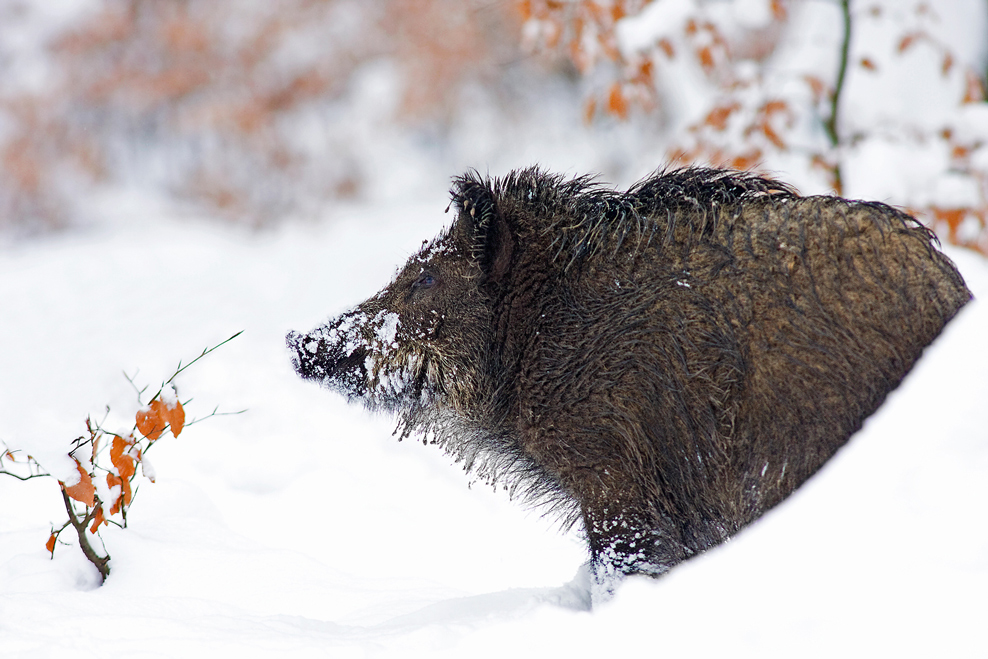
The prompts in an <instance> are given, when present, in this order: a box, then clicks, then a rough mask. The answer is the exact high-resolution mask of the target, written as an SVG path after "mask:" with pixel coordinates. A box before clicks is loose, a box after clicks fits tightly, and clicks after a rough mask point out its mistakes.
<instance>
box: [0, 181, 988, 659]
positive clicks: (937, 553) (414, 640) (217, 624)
mask: <svg viewBox="0 0 988 659" xmlns="http://www.w3.org/2000/svg"><path fill="white" fill-rule="evenodd" d="M440 193H441V191H437V193H436V194H435V195H434V196H431V197H430V196H423V197H422V199H421V200H419V201H417V202H414V203H405V204H402V205H398V204H397V203H394V204H390V205H388V204H386V205H376V206H354V207H351V208H344V209H338V210H337V211H336V217H334V218H329V219H330V220H331V221H328V222H326V223H322V224H318V225H314V224H296V225H293V226H286V227H284V228H282V229H280V230H278V231H277V232H273V233H263V234H259V235H245V234H240V233H236V232H232V231H231V230H228V229H223V228H220V227H216V226H213V225H209V224H204V223H200V222H196V221H191V220H189V219H175V218H173V217H159V216H158V215H159V213H157V212H156V211H154V210H153V207H151V208H152V210H149V209H148V208H149V207H148V206H147V203H146V202H147V200H146V199H134V200H130V201H128V200H125V199H120V198H112V199H110V200H108V202H107V204H106V206H105V208H106V209H107V210H106V211H105V212H106V213H115V214H117V215H118V216H119V220H120V221H119V222H112V221H110V222H107V223H106V224H104V225H102V226H99V227H94V228H92V229H91V230H89V231H80V232H76V233H74V234H69V235H63V236H60V237H50V238H46V239H43V240H39V241H37V242H35V243H33V244H21V245H19V246H16V247H7V248H4V249H3V250H2V251H0V309H2V310H3V311H2V314H3V322H2V323H0V345H2V346H3V348H2V350H0V360H2V361H0V439H3V440H5V441H6V442H7V443H8V444H9V445H10V446H11V447H12V448H24V449H27V450H29V451H30V452H32V453H34V454H35V455H39V456H52V457H51V458H50V459H51V460H54V459H55V458H54V457H53V456H55V455H57V454H58V453H59V452H61V451H63V450H65V449H67V447H68V443H69V441H70V440H71V439H72V438H74V437H76V436H78V435H80V434H82V431H83V421H84V418H85V415H86V414H87V413H91V414H94V415H101V414H102V413H103V410H104V408H105V406H106V405H107V404H109V405H110V406H111V412H110V417H109V419H108V421H107V425H108V426H109V427H110V428H111V429H112V428H124V427H127V426H129V424H130V422H129V419H130V418H132V416H131V415H132V414H133V413H134V412H135V411H136V409H137V401H136V397H135V396H134V395H133V392H132V390H131V389H130V385H129V384H128V383H127V381H126V379H125V378H124V376H123V371H126V372H127V373H128V374H130V375H133V374H134V373H135V371H138V369H139V371H138V374H137V380H138V381H139V382H141V383H147V384H151V385H152V386H154V387H156V386H157V385H158V384H160V382H161V381H162V380H163V379H165V378H167V377H168V375H170V374H171V372H172V370H173V369H174V367H175V365H176V363H177V362H178V360H179V359H184V360H188V359H190V358H192V357H194V356H196V355H197V354H198V353H199V352H200V351H201V350H202V349H203V348H205V347H207V346H209V345H213V344H215V343H218V342H219V341H221V340H223V339H224V338H226V337H228V336H229V335H231V334H233V333H234V332H236V331H238V330H241V329H243V330H245V332H244V334H243V335H241V336H240V337H238V338H237V339H236V340H234V341H233V342H231V343H230V344H228V345H226V346H223V347H222V348H220V349H219V350H218V351H217V352H216V353H214V354H212V355H209V356H208V357H206V358H205V359H204V360H203V361H202V362H201V363H199V364H196V365H195V366H193V367H192V368H191V369H190V370H189V371H187V372H186V373H184V374H183V375H182V376H180V379H179V380H178V388H179V394H180V396H181V397H182V399H183V400H185V399H186V398H188V397H192V398H193V401H192V402H191V403H190V404H189V405H187V412H188V414H189V415H190V418H191V417H192V416H200V417H201V416H203V415H206V414H208V413H209V412H211V411H212V410H213V408H214V407H215V406H217V405H218V406H219V407H220V411H221V412H222V411H230V412H232V411H237V410H240V409H244V408H246V409H247V411H246V412H245V413H244V414H240V415H236V416H221V417H216V418H212V419H208V420H206V421H204V422H202V423H201V424H198V425H194V426H192V427H189V428H188V429H187V430H186V431H185V432H184V433H183V434H182V435H181V437H180V438H179V439H177V440H176V439H174V438H172V437H170V436H165V437H164V438H162V439H161V440H160V441H159V442H158V444H156V446H155V447H154V452H153V454H151V455H150V459H151V460H152V461H153V463H154V466H155V469H156V471H157V482H156V483H153V484H152V483H150V482H148V481H143V482H142V484H141V486H140V489H139V492H138V494H137V496H136V499H135V502H134V504H133V507H132V509H131V515H130V518H129V522H130V525H129V528H128V529H126V530H122V531H121V530H114V529H110V530H107V531H104V537H105V540H106V546H107V548H108V550H109V552H110V554H111V556H112V557H113V562H112V569H113V572H112V574H111V575H110V578H109V579H108V581H107V582H106V584H105V585H104V586H102V587H100V588H96V583H97V577H96V573H95V570H94V569H93V568H92V567H91V566H90V565H89V564H88V563H86V561H85V559H84V558H83V557H82V555H81V553H80V552H79V551H78V548H77V547H75V546H72V547H60V548H58V549H57V550H56V553H55V557H54V560H49V557H48V555H47V552H46V551H45V549H44V543H45V540H46V539H47V537H48V531H49V523H52V522H55V523H60V522H61V521H62V519H63V517H62V515H63V514H64V513H63V512H62V511H61V510H60V509H61V501H60V498H59V495H58V488H57V485H56V484H55V483H54V482H50V481H48V480H47V479H41V480H34V481H31V482H27V483H21V482H18V481H15V480H14V479H11V478H9V477H3V476H0V501H2V502H3V511H4V512H3V514H2V515H0V655H3V656H4V657H7V656H10V657H18V656H29V657H39V656H56V655H58V656H64V655H66V654H71V655H72V656H75V657H87V656H100V657H102V656H106V657H109V656H128V657H140V656H185V655H187V654H189V653H201V652H205V651H216V652H218V653H222V656H240V657H255V656H257V657H264V656H284V655H288V654H291V655H292V656H297V657H305V656H334V657H336V656H403V657H404V656H505V655H508V654H509V653H516V652H518V651H519V649H520V648H526V650H525V652H526V655H528V654H530V653H532V652H535V651H541V652H543V653H547V654H548V653H551V654H552V655H553V656H591V655H606V656H622V655H625V654H631V653H635V654H639V653H641V652H642V651H643V650H644V649H648V650H647V651H649V652H650V653H653V654H656V655H663V656H686V655H689V656H714V655H721V654H725V653H729V654H730V656H741V657H744V656H762V657H764V656H779V657H791V656H801V657H815V656H819V657H833V656H837V655H841V656H877V655H881V656H945V657H946V656H949V657H965V656H970V657H975V656H985V651H986V648H988V631H986V626H985V624H984V620H985V619H988V601H986V596H985V593H986V592H988V526H986V524H985V507H986V503H988V479H986V478H985V475H986V474H988V441H986V440H988V430H986V426H985V423H984V410H985V401H986V400H988V342H986V341H985V336H986V330H988V307H986V306H984V303H983V302H981V301H975V302H973V303H972V304H970V305H968V306H967V307H966V308H965V309H964V310H963V311H962V313H961V314H960V316H959V317H958V318H957V319H956V320H955V321H954V322H953V323H951V325H950V326H949V327H948V328H947V331H946V332H945V333H944V335H943V336H942V337H941V339H940V340H938V341H937V342H936V343H935V344H934V345H933V346H932V347H931V348H930V349H929V350H928V351H927V354H926V355H925V356H924V358H923V360H922V361H921V362H920V363H919V365H918V366H917V368H916V369H915V370H914V371H913V373H912V374H911V375H910V376H909V378H908V379H907V381H906V382H905V384H904V385H903V386H902V387H901V388H900V389H899V390H897V391H896V392H895V393H894V394H893V395H892V396H891V397H890V398H889V400H888V402H887V403H886V405H885V406H884V407H883V408H882V409H881V410H880V411H879V413H878V414H876V415H875V416H874V417H872V418H871V419H870V420H869V421H868V423H867V424H866V426H865V428H864V429H863V430H862V432H860V433H859V434H858V435H857V436H856V437H855V438H853V439H852V441H851V442H850V444H849V445H848V446H847V447H846V448H845V449H844V450H842V451H841V452H840V453H839V454H838V456H837V457H836V458H835V459H834V460H832V461H831V463H830V464H828V466H827V467H826V468H825V469H824V470H823V471H822V472H821V473H820V474H819V475H818V476H817V477H815V478H813V479H812V480H811V481H810V482H809V483H808V484H807V485H806V486H804V487H803V488H802V489H801V490H800V491H798V492H797V493H796V495H794V496H793V497H792V498H791V499H789V500H788V501H787V502H785V503H784V504H783V505H782V506H780V507H779V508H778V509H776V510H775V511H773V512H772V513H770V514H769V515H767V516H766V517H765V518H764V519H763V520H761V521H760V522H758V523H757V524H755V525H754V526H753V527H752V528H750V529H749V530H748V531H746V532H745V533H743V534H742V535H741V536H740V537H738V538H737V539H735V540H733V541H731V542H730V543H728V544H726V545H724V546H722V547H719V548H717V549H716V550H714V551H711V552H709V553H708V554H706V555H704V556H702V557H700V558H698V559H696V560H693V561H691V562H689V563H687V564H685V565H683V566H680V567H679V568H677V569H676V570H674V571H673V572H672V573H671V574H670V575H668V576H666V577H664V578H663V579H661V580H658V581H650V580H644V579H632V580H629V581H628V582H626V583H625V584H624V586H623V587H622V588H621V589H620V590H619V592H618V594H617V596H616V597H615V599H614V600H613V601H612V602H610V603H608V604H607V605H605V606H602V607H599V608H598V609H597V610H595V611H593V612H592V613H591V612H587V611H586V608H585V599H584V598H585V593H584V591H582V590H581V587H580V580H579V574H578V573H579V571H580V566H581V564H582V563H583V561H584V560H585V554H584V549H583V545H582V543H581V541H580V539H579V537H578V535H577V534H576V533H575V532H571V533H569V534H561V533H559V532H558V530H557V529H556V527H555V526H554V524H553V521H552V520H551V519H544V518H542V517H540V516H539V514H538V512H537V511H529V512H526V511H525V510H524V509H522V508H521V507H519V506H518V505H517V504H516V503H514V502H511V501H509V500H508V497H507V495H506V494H505V493H504V492H500V491H499V492H492V491H491V489H490V488H489V487H487V486H486V485H483V484H480V483H474V484H472V486H471V485H470V478H469V477H468V476H465V475H464V474H463V473H462V471H461V470H460V468H459V467H458V466H451V465H450V460H449V459H448V458H446V457H444V456H443V455H441V454H440V453H439V452H438V450H437V449H436V448H435V447H431V446H423V445H421V443H418V442H415V441H410V440H406V441H404V442H400V443H399V442H397V441H396V440H395V438H394V437H392V436H391V431H392V429H393V422H392V420H390V419H387V418H383V417H372V416H369V415H368V414H367V413H365V412H364V411H362V410H360V409H358V408H357V407H356V406H352V407H351V406H347V405H346V404H345V402H344V401H343V400H342V399H341V398H340V397H339V396H337V395H335V394H332V393H331V392H328V391H325V390H322V389H320V388H319V387H317V386H314V385H312V384H311V383H307V382H303V381H302V380H300V379H299V378H297V377H296V376H295V375H294V373H293V372H292V370H291V366H290V362H289V356H288V354H287V351H286V349H285V347H284V335H285V333H286V331H287V330H288V329H289V328H305V327H311V326H313V325H315V324H316V323H318V322H320V321H322V320H323V319H325V318H326V317H329V316H330V315H333V314H335V313H338V312H339V311H341V310H342V309H344V308H347V307H349V306H352V305H353V304H354V303H356V302H358V301H360V300H362V299H364V298H365V297H367V296H368V295H369V294H371V293H373V292H375V291H376V290H377V289H378V288H380V287H381V286H382V285H383V284H384V283H386V281H387V280H388V278H389V277H390V276H391V274H392V273H393V269H394V268H395V267H396V266H398V265H399V264H401V263H403V262H404V260H405V258H407V256H408V255H410V254H411V253H413V252H414V251H415V250H416V249H417V248H418V246H419V244H420V243H421V240H422V239H425V238H431V237H433V236H434V235H435V234H436V233H437V232H438V231H439V229H440V228H441V226H442V225H443V223H444V222H446V221H448V220H449V219H450V218H449V216H446V215H444V214H443V209H444V208H445V207H446V203H447V202H446V199H445V198H444V196H443V195H442V194H440ZM947 252H948V254H949V255H950V256H951V257H952V258H954V259H955V260H956V262H957V263H958V265H959V267H960V268H961V270H962V272H963V273H964V275H965V276H966V278H967V280H968V283H969V285H970V287H971V288H972V290H973V291H974V292H975V295H977V296H979V297H981V298H985V297H986V296H988V263H986V260H985V259H983V258H982V257H979V256H977V255H975V254H973V253H971V252H967V251H962V250H956V249H947ZM49 468H50V469H53V470H54V469H57V467H54V466H50V467H49ZM574 578H575V580H574Z"/></svg>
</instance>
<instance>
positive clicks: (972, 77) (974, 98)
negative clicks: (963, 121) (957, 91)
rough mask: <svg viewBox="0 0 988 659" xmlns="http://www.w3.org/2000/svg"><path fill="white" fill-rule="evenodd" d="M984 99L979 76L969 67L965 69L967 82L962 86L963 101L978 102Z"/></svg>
mask: <svg viewBox="0 0 988 659" xmlns="http://www.w3.org/2000/svg"><path fill="white" fill-rule="evenodd" d="M984 99H985V90H984V87H983V86H982V84H981V78H979V77H978V74H976V73H975V72H974V71H972V70H971V69H968V70H967V84H966V86H965V88H964V103H979V102H981V101H983V100H984Z"/></svg>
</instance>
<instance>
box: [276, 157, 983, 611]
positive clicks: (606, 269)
mask: <svg viewBox="0 0 988 659" xmlns="http://www.w3.org/2000/svg"><path fill="white" fill-rule="evenodd" d="M451 194H452V202H451V206H452V207H454V208H455V210H456V219H455V220H454V222H453V223H452V225H451V226H450V227H449V228H448V229H447V230H446V231H445V232H444V233H442V234H441V235H439V237H437V238H436V239H435V240H433V241H432V242H431V243H427V244H425V245H424V246H423V248H422V249H421V251H420V252H419V253H418V254H416V255H415V256H413V257H412V258H411V259H410V260H409V261H408V263H407V264H406V265H405V267H404V268H403V269H401V270H400V271H399V272H398V273H397V275H396V276H395V278H394V281H392V282H391V284H389V285H388V286H387V287H386V288H384V290H382V291H381V292H380V293H378V294H377V295H375V296H374V297H372V298H371V299H369V300H367V301H366V302H363V303H362V304H360V305H358V306H357V307H355V308H354V309H352V310H351V311H348V312H346V313H344V314H342V315H340V316H339V317H337V318H335V319H332V320H330V321H329V322H327V323H326V324H325V325H322V326H321V327H319V328H317V329H315V330H314V331H312V332H310V333H308V334H304V335H303V334H297V333H294V332H292V333H290V334H289V335H288V337H287V342H288V345H289V347H290V349H291V351H292V353H293V361H294V366H295V369H296V370H297V371H298V373H299V375H301V376H302V377H304V378H308V379H312V380H316V381H319V382H321V383H322V384H324V385H326V386H327V387H329V388H331V389H334V390H336V391H339V392H341V393H343V394H344V395H345V396H347V397H348V398H350V399H351V400H360V401H361V402H363V403H364V404H365V405H366V406H368V407H369V408H372V409H375V410H384V411H387V412H391V413H396V414H397V415H398V417H399V422H398V429H397V430H396V433H400V436H401V437H406V436H408V435H409V434H410V433H413V432H414V433H417V434H419V435H421V436H422V437H423V438H424V439H425V440H426V441H430V442H435V443H437V444H439V445H440V446H441V447H443V448H444V449H445V450H446V451H447V452H448V453H449V454H451V455H452V456H454V457H455V458H456V459H457V460H459V461H462V462H463V464H464V465H465V468H466V469H467V470H474V471H475V472H476V473H478V474H479V475H480V476H481V477H483V478H486V479H489V480H490V481H492V482H503V483H505V484H507V485H508V486H509V487H510V488H511V490H512V491H513V492H515V493H516V494H519V495H523V496H524V497H526V498H527V499H529V500H530V501H533V502H535V503H539V504H548V505H549V506H550V507H551V509H552V510H554V511H556V512H558V513H560V514H561V515H562V516H563V521H564V523H567V524H573V523H575V522H580V523H582V527H583V530H584V531H585V535H586V539H587V542H588V544H589V554H590V567H591V574H592V584H593V585H592V589H593V592H594V593H596V596H598V597H599V596H601V595H603V596H606V595H607V594H608V593H609V592H610V591H611V589H612V588H613V585H614V584H615V583H616V582H617V581H618V580H619V579H620V578H621V577H622V576H623V575H627V574H633V573H641V574H646V575H651V576H659V575H661V574H663V573H665V572H666V571H668V570H669V569H670V568H672V567H673V566H674V565H676V564H677V563H679V562H681V561H683V560H685V559H687V558H690V557H691V556H694V555H696V554H697V553H699V552H702V551H703V550H705V549H707V548H709V547H711V546H713V545H716V544H718V543H720V542H722V541H724V540H726V539H727V538H730V537H731V536H732V535H734V534H735V533H737V532H738V531H739V530H740V529H742V528H743V527H745V526H746V525H747V524H749V523H750V522H752V521H753V520H755V519H757V518H758V517H759V516H760V515H762V514H763V513H764V512H765V511H767V510H769V509H770V508H772V507H773V506H775V505H776V504H777V503H779V502H780V501H782V500H783V499H784V498H785V497H786V496H788V495H789V494H790V493H791V492H792V491H793V490H794V489H795V488H796V487H798V486H799V485H800V484H801V483H803V482H804V481H805V480H806V479H807V478H808V477H809V476H810V475H812V474H813V473H814V472H816V471H817V470H818V469H819V468H820V466H821V465H822V464H823V463H824V462H825V461H826V460H827V459H828V458H830V456H832V455H833V454H834V452H835V451H836V450H837V449H838V448H840V447H841V445H843V444H844V443H845V442H846V441H847V440H848V438H849V437H850V436H851V435H852V434H854V433H855V431H857V430H858V429H859V428H860V427H861V425H862V423H863V422H864V420H865V418H866V417H868V416H869V415H870V414H871V413H872V412H874V411H875V410H876V409H877V408H878V406H879V405H881V403H882V401H883V400H884V399H885V397H886V395H887V394H888V393H889V392H890V391H891V390H892V389H894V388H895V387H896V386H897V385H898V384H899V382H900V381H901V380H902V378H903V376H905V375H906V373H907V372H908V371H909V370H910V368H912V366H913V364H914V363H915V361H916V360H917V359H918V358H919V356H920V353H921V352H922V351H923V348H924V347H925V346H926V345H928V344H929V343H930V342H931V341H932V340H933V339H934V338H935V337H936V336H937V335H938V334H939V333H940V331H941V330H942V329H943V327H944V325H945V323H946V322H947V321H948V320H950V318H951V317H953V316H954V314H956V313H957V311H958V310H959V309H960V308H961V307H962V306H963V305H964V304H965V303H966V302H967V301H968V300H969V299H970V292H969V291H968V290H967V288H966V286H965V284H964V281H963V279H962V278H961V276H960V274H959V273H958V272H957V270H956V268H955V267H954V265H953V264H952V263H951V262H950V260H949V259H948V258H947V257H945V256H944V255H943V254H942V253H941V252H940V251H939V250H938V249H937V247H936V243H937V241H936V238H935V237H934V235H933V234H932V233H931V232H930V231H929V230H928V229H926V228H925V227H923V226H922V225H921V224H920V223H919V222H917V221H916V220H914V219H913V218H911V217H909V216H908V215H906V214H904V213H902V212H900V211H898V210H896V209H894V208H891V207H889V206H887V205H884V204H881V203H875V202H863V201H849V200H846V199H841V198H838V197H831V196H814V197H802V196H799V195H798V194H797V193H796V192H795V191H794V190H793V189H792V188H790V187H789V186H787V185H785V184H783V183H780V182H777V181H774V180H770V179H766V178H760V177H757V176H754V175H752V174H748V173H740V172H732V171H721V170H715V169H697V168H690V169H682V170H678V171H669V172H660V173H657V174H655V175H653V176H651V177H650V178H647V179H645V180H643V181H641V182H639V183H638V184H636V185H634V186H632V187H631V188H630V189H629V190H628V191H627V192H618V191H614V190H611V189H608V188H606V187H604V186H602V185H600V184H598V183H595V182H594V181H593V180H592V179H590V178H587V177H582V178H575V179H572V180H566V179H564V178H563V177H560V176H556V175H552V174H549V173H546V172H544V171H542V170H540V169H538V168H531V169H525V170H522V171H516V172H513V173H511V174H510V175H508V176H507V177H504V178H501V179H489V178H483V177H480V176H479V175H478V174H476V173H467V174H465V175H463V176H460V177H458V178H456V179H454V183H453V186H452V191H451ZM447 210H448V208H447Z"/></svg>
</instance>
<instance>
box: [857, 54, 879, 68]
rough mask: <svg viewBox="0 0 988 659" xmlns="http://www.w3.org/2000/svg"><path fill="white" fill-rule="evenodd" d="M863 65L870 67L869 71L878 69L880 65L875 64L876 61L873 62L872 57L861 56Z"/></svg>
mask: <svg viewBox="0 0 988 659" xmlns="http://www.w3.org/2000/svg"><path fill="white" fill-rule="evenodd" d="M861 66H862V67H863V68H866V69H868V70H869V71H875V70H877V69H878V67H877V66H875V63H874V62H872V61H871V60H870V59H868V58H867V57H862V58H861Z"/></svg>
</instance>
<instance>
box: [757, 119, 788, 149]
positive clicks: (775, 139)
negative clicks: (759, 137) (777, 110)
mask: <svg viewBox="0 0 988 659" xmlns="http://www.w3.org/2000/svg"><path fill="white" fill-rule="evenodd" d="M762 134H764V135H765V137H767V138H768V141H769V142H771V143H772V144H774V145H775V146H776V148H778V149H782V150H785V148H786V143H785V142H783V141H782V138H781V137H780V136H779V134H778V133H777V132H775V129H774V128H772V126H771V125H770V124H769V123H768V122H767V121H763V122H762Z"/></svg>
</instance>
